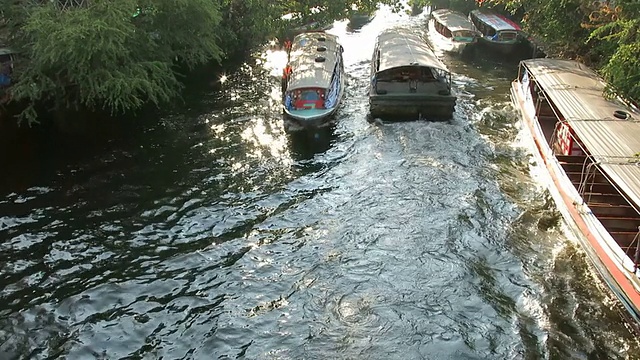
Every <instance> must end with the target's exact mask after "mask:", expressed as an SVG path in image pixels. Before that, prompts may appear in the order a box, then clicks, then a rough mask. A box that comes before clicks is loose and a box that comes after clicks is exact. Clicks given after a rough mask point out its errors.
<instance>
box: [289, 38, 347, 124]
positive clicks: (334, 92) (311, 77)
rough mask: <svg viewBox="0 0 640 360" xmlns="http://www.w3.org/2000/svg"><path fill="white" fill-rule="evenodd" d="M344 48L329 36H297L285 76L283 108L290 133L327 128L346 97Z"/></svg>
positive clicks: (336, 39) (292, 46)
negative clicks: (304, 129)
mask: <svg viewBox="0 0 640 360" xmlns="http://www.w3.org/2000/svg"><path fill="white" fill-rule="evenodd" d="M342 52H343V48H342V45H340V44H339V42H338V37H337V36H335V35H331V34H327V33H325V32H307V33H303V34H299V35H297V36H296V37H295V38H294V39H293V42H292V44H291V49H290V52H289V62H288V64H287V67H286V68H285V74H284V75H283V86H282V87H283V108H284V113H285V115H286V116H285V126H286V127H287V129H288V130H299V129H303V128H309V127H318V126H326V125H328V124H329V123H330V122H331V121H330V120H331V119H330V117H331V115H333V114H334V113H335V112H336V110H337V109H338V107H339V105H340V102H341V100H342V96H343V93H344V86H345V76H344V64H343V61H342Z"/></svg>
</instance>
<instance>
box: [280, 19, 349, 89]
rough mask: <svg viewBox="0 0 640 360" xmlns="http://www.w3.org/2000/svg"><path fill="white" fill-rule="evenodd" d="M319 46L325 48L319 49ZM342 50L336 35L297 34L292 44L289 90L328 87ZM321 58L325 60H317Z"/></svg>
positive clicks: (321, 33) (318, 33)
mask: <svg viewBox="0 0 640 360" xmlns="http://www.w3.org/2000/svg"><path fill="white" fill-rule="evenodd" d="M319 48H323V49H324V50H323V51H318V49H319ZM340 51H341V49H340V44H339V43H338V38H337V36H335V35H331V34H327V33H323V32H311V33H304V34H300V35H298V36H296V37H295V38H294V39H293V42H292V44H291V55H290V56H291V59H290V61H289V65H290V66H291V69H292V70H293V72H292V74H291V77H290V79H289V85H288V87H287V90H288V91H291V90H295V89H301V88H307V87H321V88H325V89H326V88H328V87H329V86H330V85H331V78H332V76H333V70H334V68H335V66H336V63H337V61H338V56H340ZM319 58H322V59H323V61H320V62H319V61H317V60H318V59H319Z"/></svg>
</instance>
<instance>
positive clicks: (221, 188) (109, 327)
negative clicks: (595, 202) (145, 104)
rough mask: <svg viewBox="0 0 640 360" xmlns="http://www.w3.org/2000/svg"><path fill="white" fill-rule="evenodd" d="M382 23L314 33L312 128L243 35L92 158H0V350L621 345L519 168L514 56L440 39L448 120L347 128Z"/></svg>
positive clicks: (462, 353) (279, 64) (2, 354)
mask: <svg viewBox="0 0 640 360" xmlns="http://www.w3.org/2000/svg"><path fill="white" fill-rule="evenodd" d="M395 25H401V26H406V27H410V28H412V29H414V30H415V31H417V32H420V33H424V32H426V15H424V14H423V15H420V16H417V17H410V16H409V15H406V14H403V13H400V14H393V13H391V12H390V11H388V10H385V9H383V10H380V11H379V12H378V15H377V16H376V17H375V18H374V19H373V21H371V22H370V23H368V24H365V25H364V26H362V27H361V28H358V29H352V28H350V27H349V26H348V24H346V23H336V25H335V27H334V28H333V29H332V30H331V31H332V32H334V33H336V34H338V35H339V36H340V38H341V40H342V43H343V45H344V48H345V52H344V56H345V66H346V69H347V73H348V90H347V94H346V97H345V101H344V104H343V106H342V108H341V110H340V111H339V113H338V114H337V125H336V127H335V128H333V129H330V130H329V131H326V132H322V133H317V134H312V135H309V136H300V137H292V136H289V135H287V134H286V133H285V132H284V129H283V124H282V119H281V117H280V113H281V111H280V109H279V98H280V93H279V91H280V90H279V75H280V74H281V71H282V68H283V67H284V61H285V55H284V53H283V52H282V51H280V50H277V49H265V50H264V51H262V52H259V53H257V54H256V55H255V56H253V57H251V58H250V59H248V60H247V61H246V63H244V64H243V65H242V66H240V67H239V68H237V69H235V70H233V71H230V72H229V73H227V74H224V75H223V76H222V77H220V78H216V79H212V80H214V81H216V82H218V85H217V86H216V89H215V90H212V91H208V92H204V93H200V94H197V95H194V96H192V97H188V98H187V101H186V104H185V105H184V106H178V107H176V109H175V110H173V112H170V113H167V114H166V115H165V116H163V117H162V118H161V119H159V120H154V121H153V122H152V123H153V124H154V125H153V126H152V127H147V128H145V130H144V131H142V130H140V131H138V132H135V133H134V134H133V135H131V134H129V135H127V136H126V137H124V140H122V141H119V142H117V143H115V144H112V145H111V146H109V147H108V148H106V149H105V150H103V151H100V152H97V151H94V152H86V153H83V152H82V151H77V152H76V153H75V156H73V157H69V156H65V157H61V156H57V155H55V154H56V153H55V152H52V153H51V154H48V155H46V156H45V157H44V158H42V159H41V162H40V163H39V165H38V168H37V169H34V168H33V167H24V166H15V167H13V168H10V169H9V170H10V171H9V172H8V173H6V172H5V173H4V176H7V177H9V178H12V179H13V178H15V179H18V180H19V181H13V182H12V181H4V182H3V184H5V186H4V188H3V189H0V359H160V358H162V359H633V358H640V352H639V351H638V349H639V347H638V342H637V340H636V339H635V336H634V335H632V334H631V332H630V330H629V329H628V326H627V325H626V324H627V323H625V321H623V320H622V318H621V315H620V312H621V306H620V305H619V304H618V303H617V302H615V301H614V300H613V298H612V296H611V293H610V292H609V291H608V290H607V289H606V288H604V287H603V286H602V283H601V282H600V281H599V280H598V278H597V277H596V276H595V275H594V273H593V272H592V270H591V267H590V266H589V263H588V262H587V261H586V258H585V255H584V253H583V252H582V250H581V249H580V247H579V245H578V244H577V243H576V241H575V240H574V239H571V238H568V237H567V236H566V235H564V234H565V232H564V230H563V224H562V221H561V220H560V217H559V215H558V213H557V211H555V209H554V206H553V205H552V202H551V200H550V197H549V195H548V194H547V193H546V192H545V191H544V189H543V184H542V183H541V180H539V178H538V176H537V170H536V169H537V168H536V167H535V164H531V163H530V156H529V155H528V151H529V150H528V148H527V143H526V141H524V140H523V139H524V136H523V133H522V131H521V124H520V123H519V121H518V119H517V116H516V112H515V111H514V110H513V109H512V108H511V106H510V103H509V95H508V94H509V92H508V89H509V83H510V81H511V79H512V78H513V77H514V76H515V72H516V66H515V63H508V62H506V63H501V62H496V61H495V59H494V60H492V61H489V60H483V57H482V56H476V57H475V58H471V59H459V58H456V57H450V56H447V55H445V54H441V55H442V56H443V58H444V60H445V62H446V63H447V65H448V66H449V67H450V69H451V70H452V71H453V72H454V76H453V80H454V89H455V91H456V93H457V94H458V99H459V100H458V104H457V106H456V112H455V115H454V118H453V120H451V121H450V122H440V123H430V122H424V121H417V122H406V123H384V124H369V123H368V122H367V121H366V114H367V109H368V104H367V85H368V76H369V59H370V54H371V53H372V49H373V42H374V39H375V36H376V35H377V33H378V32H379V31H380V30H382V29H384V28H387V27H389V26H395ZM477 55H482V54H477ZM43 156H44V155H43ZM70 159H71V160H70ZM25 172H28V173H25Z"/></svg>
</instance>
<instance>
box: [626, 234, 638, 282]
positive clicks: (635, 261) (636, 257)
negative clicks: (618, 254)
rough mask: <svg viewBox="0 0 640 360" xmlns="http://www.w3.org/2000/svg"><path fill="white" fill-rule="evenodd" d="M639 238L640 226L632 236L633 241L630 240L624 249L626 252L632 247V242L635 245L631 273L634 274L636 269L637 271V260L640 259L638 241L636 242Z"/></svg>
mask: <svg viewBox="0 0 640 360" xmlns="http://www.w3.org/2000/svg"><path fill="white" fill-rule="evenodd" d="M639 238H640V226H638V232H637V233H636V236H635V237H634V238H633V241H631V244H629V247H628V248H627V250H626V251H625V254H626V253H627V252H628V251H629V249H631V247H633V244H635V245H636V252H635V254H634V255H633V273H634V274H635V273H636V271H638V261H640V243H639V242H638V239H639Z"/></svg>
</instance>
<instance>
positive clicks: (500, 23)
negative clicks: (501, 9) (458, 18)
mask: <svg viewBox="0 0 640 360" xmlns="http://www.w3.org/2000/svg"><path fill="white" fill-rule="evenodd" d="M471 14H472V15H474V16H475V17H477V18H478V19H479V20H480V21H482V22H484V23H485V24H487V25H489V26H491V27H492V28H494V29H496V31H504V30H511V31H520V30H521V29H520V25H518V24H516V23H514V22H513V21H511V20H509V19H508V18H506V17H504V16H502V15H500V14H496V13H493V12H489V11H488V10H473V11H471Z"/></svg>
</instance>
